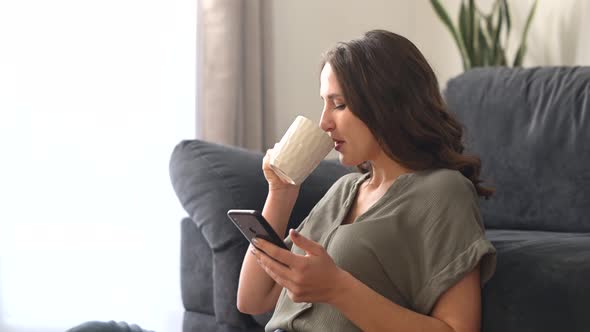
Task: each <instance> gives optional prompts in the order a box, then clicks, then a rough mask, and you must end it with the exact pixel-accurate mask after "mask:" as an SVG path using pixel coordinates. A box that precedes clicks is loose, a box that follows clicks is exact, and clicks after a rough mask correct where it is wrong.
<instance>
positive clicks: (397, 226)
mask: <svg viewBox="0 0 590 332" xmlns="http://www.w3.org/2000/svg"><path fill="white" fill-rule="evenodd" d="M320 96H321V98H322V99H323V101H324V107H323V111H322V116H321V120H320V127H321V128H322V129H323V130H324V131H326V132H327V133H328V134H329V135H330V136H331V137H332V139H333V140H334V143H335V148H336V150H337V151H338V152H339V158H340V162H341V163H342V164H344V165H347V166H354V165H357V166H359V169H360V170H361V172H360V173H354V174H348V175H346V176H344V177H342V178H341V179H339V180H338V181H337V182H336V183H335V184H334V185H333V186H332V187H331V188H330V190H329V191H328V192H327V193H326V195H325V196H324V197H323V198H322V199H321V200H320V202H318V204H317V205H316V206H315V207H314V208H313V209H312V211H311V212H310V214H309V216H308V217H307V218H306V219H305V220H304V221H303V222H302V224H301V225H300V226H299V228H298V229H297V230H291V231H290V232H289V236H288V237H287V239H286V241H285V242H286V243H287V245H288V246H289V247H290V248H292V249H291V251H290V252H289V251H287V250H283V249H280V248H278V247H276V246H274V245H272V244H270V243H269V242H266V241H264V240H261V239H260V240H258V241H257V243H256V247H257V248H258V249H257V248H255V247H254V246H250V248H249V253H248V254H247V255H246V257H245V258H244V262H243V265H242V270H241V274H240V284H239V288H238V309H239V310H240V311H242V312H245V313H250V314H260V313H264V312H267V311H270V310H273V309H274V314H273V317H272V318H271V320H270V322H269V323H268V324H267V326H266V331H276V330H278V331H281V330H285V331H358V330H362V331H390V330H391V331H455V332H463V331H479V329H480V321H481V287H482V285H483V283H485V282H486V281H487V280H489V278H490V277H491V276H492V274H493V272H494V269H495V249H494V247H493V246H492V245H491V243H490V242H489V241H487V240H486V239H485V235H484V227H483V223H482V221H481V218H480V214H479V207H478V196H484V197H489V196H490V195H491V194H492V193H493V191H492V190H490V189H487V188H484V187H482V186H481V185H480V182H481V180H480V179H479V174H480V168H481V163H480V160H479V158H477V157H475V156H468V155H465V154H463V144H462V141H461V139H462V127H461V125H460V124H459V123H458V122H457V120H455V118H454V117H453V116H452V115H451V114H450V113H448V112H447V110H446V108H445V105H444V102H443V99H442V97H441V95H440V92H439V87H438V83H437V80H436V77H435V74H434V72H433V71H432V69H431V68H430V66H429V65H428V63H427V62H426V60H425V59H424V57H423V55H422V54H421V53H420V51H418V49H417V48H416V47H415V46H414V45H413V44H412V43H411V42H410V41H408V40H407V39H405V38H403V37H401V36H399V35H396V34H394V33H391V32H388V31H383V30H375V31H370V32H368V33H366V34H365V35H363V36H362V38H360V39H356V40H352V41H350V42H346V43H339V44H338V45H337V46H336V47H335V48H334V49H332V50H330V51H329V52H327V53H326V54H325V56H324V60H323V64H322V70H321V74H320ZM271 153H272V150H269V151H268V152H267V155H266V156H265V158H264V161H263V166H262V168H263V170H264V174H265V177H266V179H267V181H268V184H269V194H268V197H267V200H266V203H265V206H264V209H263V212H262V214H263V215H264V217H265V218H266V219H267V220H268V221H269V223H270V224H271V225H272V226H273V228H274V229H275V231H276V232H277V233H278V234H284V233H285V231H286V225H287V221H288V219H289V216H290V214H291V211H292V209H293V206H294V203H295V200H296V199H297V195H298V193H299V187H298V186H293V185H290V184H287V183H285V182H283V181H281V180H280V179H279V178H278V177H277V176H276V174H274V173H273V171H272V170H271V169H270V167H269V154H271Z"/></svg>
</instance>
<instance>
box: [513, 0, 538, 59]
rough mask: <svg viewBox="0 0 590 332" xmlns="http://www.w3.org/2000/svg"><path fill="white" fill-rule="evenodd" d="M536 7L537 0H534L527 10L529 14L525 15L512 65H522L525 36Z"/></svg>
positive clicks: (524, 51)
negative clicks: (525, 18)
mask: <svg viewBox="0 0 590 332" xmlns="http://www.w3.org/2000/svg"><path fill="white" fill-rule="evenodd" d="M536 9H537V0H535V2H534V3H533V6H532V8H531V11H530V12H529V16H528V17H527V20H526V23H525V25H524V30H523V32H522V38H521V40H520V47H519V48H518V51H517V52H516V56H515V57H514V63H513V66H514V67H520V66H522V60H523V58H524V55H525V53H526V37H527V35H528V33H529V28H530V27H531V22H532V21H533V17H534V16H535V11H536Z"/></svg>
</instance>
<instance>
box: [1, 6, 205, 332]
mask: <svg viewBox="0 0 590 332" xmlns="http://www.w3.org/2000/svg"><path fill="white" fill-rule="evenodd" d="M196 10H197V4H196V1H183V0H149V1H145V0H102V1H84V0H55V1H45V0H5V1H2V3H1V4H0V148H1V149H0V153H1V156H2V157H1V158H2V159H1V163H0V164H1V166H0V170H1V171H0V199H1V200H0V330H2V331H6V332H17V331H32V330H34V331H39V332H49V331H64V330H65V329H67V328H69V327H72V326H74V325H77V324H80V323H82V322H84V321H88V320H115V321H121V320H123V321H127V322H129V323H134V324H138V325H140V326H142V327H144V328H146V329H150V330H157V331H164V332H165V331H179V330H180V325H181V319H182V312H183V309H182V304H181V300H180V285H179V262H180V253H179V252H180V225H179V222H180V219H181V218H182V217H183V216H185V212H184V211H183V210H182V208H181V206H180V204H179V202H178V200H177V198H176V196H175V195H174V192H173V190H172V186H171V184H170V180H169V176H168V161H169V157H170V154H171V152H172V149H173V147H174V145H175V144H176V143H178V142H179V141H180V140H181V139H185V138H191V137H194V132H195V98H196V82H195V81H196V79H195V77H196V27H197V22H196V20H197V13H196Z"/></svg>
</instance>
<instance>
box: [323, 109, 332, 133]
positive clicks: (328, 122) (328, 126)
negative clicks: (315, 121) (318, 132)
mask: <svg viewBox="0 0 590 332" xmlns="http://www.w3.org/2000/svg"><path fill="white" fill-rule="evenodd" d="M320 128H322V130H323V131H325V132H330V131H332V130H334V122H333V121H332V119H331V117H330V111H329V110H326V109H325V108H324V110H323V111H322V117H321V118H320Z"/></svg>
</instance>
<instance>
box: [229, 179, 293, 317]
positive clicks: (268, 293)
mask: <svg viewBox="0 0 590 332" xmlns="http://www.w3.org/2000/svg"><path fill="white" fill-rule="evenodd" d="M298 193H299V191H298V190H296V191H295V190H282V191H270V192H269V194H268V197H267V198H266V202H265V204H264V209H263V210H262V215H263V216H264V219H266V220H267V221H268V223H269V224H270V225H271V226H272V228H273V229H274V230H275V232H276V233H277V234H278V235H279V236H280V237H281V238H282V237H283V235H284V234H285V232H286V230H287V224H288V222H289V217H290V216H291V212H292V211H293V207H294V206H295V201H296V200H297V196H298ZM251 248H252V245H250V247H249V248H248V251H247V252H246V255H245V257H244V261H243V263H242V269H241V271H240V281H239V285H238V298H237V304H238V310H240V311H242V312H244V313H249V314H260V313H264V312H267V311H269V310H271V309H273V308H274V306H275V304H276V301H277V299H278V297H279V294H280V289H281V287H277V284H276V283H275V281H274V280H272V278H270V277H269V276H268V274H266V272H265V271H264V270H263V269H262V268H261V267H260V266H259V265H258V263H256V257H254V256H253V255H251V254H250V249H251Z"/></svg>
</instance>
